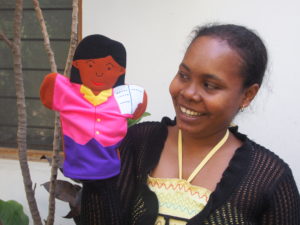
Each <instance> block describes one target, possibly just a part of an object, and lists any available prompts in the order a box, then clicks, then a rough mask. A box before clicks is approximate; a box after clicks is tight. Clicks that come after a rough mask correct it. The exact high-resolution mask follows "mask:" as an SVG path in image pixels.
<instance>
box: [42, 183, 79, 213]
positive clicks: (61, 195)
mask: <svg viewBox="0 0 300 225" xmlns="http://www.w3.org/2000/svg"><path fill="white" fill-rule="evenodd" d="M42 185H43V186H44V188H45V189H46V190H47V191H48V192H49V186H50V182H46V183H44V184H42ZM80 190H81V187H80V186H79V185H76V184H72V183H70V182H68V181H64V180H57V181H56V187H55V197H56V198H57V199H59V200H62V201H64V202H68V203H69V204H70V205H72V207H76V202H77V201H78V200H77V198H78V197H77V196H78V194H79V192H80Z"/></svg>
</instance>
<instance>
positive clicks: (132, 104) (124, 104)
mask: <svg viewBox="0 0 300 225" xmlns="http://www.w3.org/2000/svg"><path fill="white" fill-rule="evenodd" d="M114 96H115V99H116V101H117V103H118V106H119V108H120V111H121V113H122V114H128V115H131V116H133V118H132V119H137V118H139V117H140V116H141V115H142V114H143V113H144V112H145V110H146V106H147V95H146V92H145V90H144V88H142V87H139V86H137V85H121V86H117V87H115V88H114Z"/></svg>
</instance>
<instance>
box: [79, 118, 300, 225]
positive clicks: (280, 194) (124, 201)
mask: <svg viewBox="0 0 300 225" xmlns="http://www.w3.org/2000/svg"><path fill="white" fill-rule="evenodd" d="M174 125H175V121H173V120H170V119H169V118H163V120H162V122H144V123H140V124H138V125H136V126H133V127H131V128H130V129H129V130H128V133H127V136H126V138H125V139H124V141H123V142H122V144H121V146H120V151H121V173H120V175H119V177H118V178H117V183H116V190H117V193H118V195H119V198H120V203H118V204H114V206H115V207H116V205H119V206H120V207H116V208H112V207H110V208H111V212H110V213H109V212H108V213H107V214H106V218H107V217H110V216H115V215H117V217H114V218H110V221H113V222H110V224H126V225H138V224H139V225H153V224H154V223H155V220H156V218H157V214H158V200H157V197H156V195H155V194H154V193H153V192H152V191H150V189H149V187H148V186H147V177H148V175H149V173H150V172H151V171H152V170H153V169H154V168H155V167H156V166H157V164H158V161H159V158H160V154H161V152H162V149H163V146H164V143H165V140H166V138H167V135H168V128H167V127H168V126H174ZM230 131H231V132H232V133H233V134H234V135H235V136H236V137H237V138H238V139H239V140H241V141H242V142H243V145H242V146H241V147H240V148H238V149H237V150H236V152H235V154H234V156H233V158H232V159H231V160H230V163H229V166H228V167H227V169H226V170H225V171H224V173H223V176H222V178H221V180H220V182H219V183H218V184H217V187H216V189H215V190H214V191H213V192H212V194H211V195H210V198H209V201H208V203H207V205H206V206H205V207H204V209H203V210H202V211H201V212H200V213H198V214H197V215H195V216H194V217H193V218H191V219H190V220H189V221H188V223H187V225H201V224H205V225H213V224H215V225H216V224H217V225H240V224H244V225H300V196H299V192H298V189H297V186H296V183H295V181H294V178H293V175H292V172H291V170H290V168H289V166H288V165H287V164H286V163H285V162H283V160H281V159H280V158H279V157H278V156H276V155H275V154H274V153H272V152H271V151H269V150H267V149H266V148H264V147H262V146H260V145H258V144H256V143H255V142H253V141H251V140H250V139H249V138H247V136H245V135H243V134H240V133H239V132H238V131H237V128H231V129H230ZM94 190H95V189H94ZM103 191H104V190H100V188H99V187H98V189H97V192H98V193H101V192H103ZM87 193H88V194H87ZM93 194H95V193H93ZM86 195H89V196H91V195H92V192H91V191H89V192H86ZM84 198H85V197H84V196H83V199H84ZM99 198H101V197H99ZM99 198H97V200H98V201H99ZM94 201H96V199H94ZM94 201H93V198H89V201H88V204H89V205H90V206H91V205H93V204H94V203H95V202H94ZM118 201H119V200H118ZM85 202H87V201H85ZM100 202H101V200H100ZM103 207H105V209H106V211H107V208H109V207H108V206H103ZM100 208H101V207H100ZM98 209H99V208H98ZM99 210H100V211H101V210H102V213H103V210H104V209H99ZM118 212H120V213H118ZM97 215H98V214H94V216H97ZM98 216H99V215H98ZM89 217H90V218H93V215H89ZM97 224H108V223H107V220H103V221H101V219H99V218H98V223H97Z"/></svg>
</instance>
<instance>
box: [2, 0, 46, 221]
mask: <svg viewBox="0 0 300 225" xmlns="http://www.w3.org/2000/svg"><path fill="white" fill-rule="evenodd" d="M22 20H23V0H16V8H15V14H14V38H13V43H12V46H13V48H12V53H13V62H14V74H15V85H16V96H17V110H18V131H17V143H18V151H19V162H20V167H21V172H22V177H23V183H24V187H25V192H26V197H27V201H28V205H29V208H30V213H31V215H32V219H33V222H34V224H35V225H42V219H41V217H40V213H39V210H38V207H37V203H36V199H35V196H34V191H33V189H32V180H31V176H30V171H29V166H28V160H27V140H26V137H27V114H26V104H25V91H24V80H23V72H22V57H21V27H22ZM2 37H3V36H2ZM8 43H9V42H8Z"/></svg>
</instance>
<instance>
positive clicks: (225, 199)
mask: <svg viewBox="0 0 300 225" xmlns="http://www.w3.org/2000/svg"><path fill="white" fill-rule="evenodd" d="M266 65H267V51H266V48H265V46H264V44H263V42H262V41H261V39H260V38H259V37H258V36H257V35H256V34H255V33H254V32H252V31H251V30H249V29H247V28H245V27H243V26H237V25H232V24H228V25H211V26H204V27H200V28H199V29H198V30H196V31H195V37H194V39H193V40H192V42H191V44H190V45H189V47H188V49H187V51H186V53H185V55H184V57H183V60H182V62H181V63H180V65H179V70H178V73H177V74H176V75H175V77H174V79H173V81H172V82H171V84H170V88H169V89H170V94H171V96H172V99H173V103H174V108H175V112H176V118H175V120H170V119H169V118H163V120H162V121H161V122H144V123H140V124H138V125H136V126H134V127H132V128H130V129H129V131H128V134H127V136H126V138H125V140H124V141H123V142H122V144H121V146H120V150H121V161H122V163H121V173H120V175H119V176H118V180H117V190H118V193H119V194H120V202H112V201H110V204H111V205H110V208H108V207H106V206H107V205H106V206H105V204H104V203H103V204H99V199H100V202H101V200H102V202H104V201H105V202H107V197H106V196H105V194H104V192H101V189H102V188H103V187H101V186H97V187H96V186H94V187H90V189H89V192H88V193H85V194H86V195H85V196H84V197H85V198H87V199H88V203H89V206H90V211H89V212H90V213H88V214H87V215H85V216H87V217H86V218H85V219H86V220H85V221H89V222H87V223H86V224H127V225H129V224H143V225H145V224H146V225H153V224H157V225H158V224H171V225H175V224H180V225H183V224H188V225H196V224H197V225H199V224H206V225H209V224H218V225H229V224H230V225H237V224H249V225H250V224H251V225H282V224H285V225H299V224H300V197H299V192H298V190H297V186H296V184H295V181H294V178H293V175H292V172H291V170H290V168H289V166H288V165H287V164H286V163H285V162H284V161H283V160H281V159H280V158H279V157H278V156H276V155H275V154H274V153H273V152H271V151H270V150H268V149H266V148H264V147H262V146H260V145H258V144H256V143H255V142H254V141H252V140H250V139H249V138H248V137H247V136H246V135H244V134H241V133H239V132H238V128H237V127H230V124H231V122H232V120H233V118H234V117H235V116H236V115H237V113H238V112H239V111H240V110H242V109H243V108H245V107H247V106H248V105H249V104H250V103H251V101H252V100H253V99H254V97H255V96H256V94H257V92H258V90H259V88H260V86H261V83H262V80H263V77H264V73H265V69H266ZM97 193H103V194H102V195H101V194H97ZM85 201H87V200H85ZM101 206H102V207H101ZM95 221H96V222H95ZM107 221H110V223H108V222H107ZM111 221H113V222H112V223H111Z"/></svg>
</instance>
